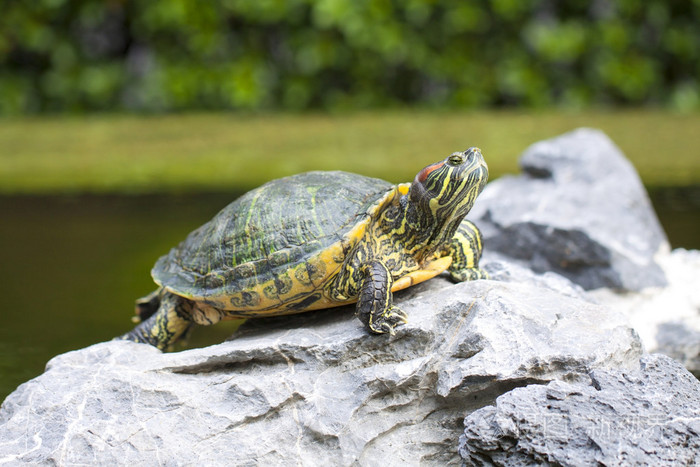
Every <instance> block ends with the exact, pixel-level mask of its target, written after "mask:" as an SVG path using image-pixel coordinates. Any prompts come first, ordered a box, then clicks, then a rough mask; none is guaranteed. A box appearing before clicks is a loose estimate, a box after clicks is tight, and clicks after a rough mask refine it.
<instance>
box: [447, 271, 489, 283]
mask: <svg viewBox="0 0 700 467" xmlns="http://www.w3.org/2000/svg"><path fill="white" fill-rule="evenodd" d="M450 277H451V278H452V280H453V281H455V282H465V281H475V280H477V279H488V278H489V273H488V272H486V271H484V270H483V269H480V268H468V269H459V270H456V271H452V270H451V271H450Z"/></svg>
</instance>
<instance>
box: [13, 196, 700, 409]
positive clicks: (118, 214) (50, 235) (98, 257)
mask: <svg viewBox="0 0 700 467" xmlns="http://www.w3.org/2000/svg"><path fill="white" fill-rule="evenodd" d="M234 197H235V196H234V195H233V194H209V195H188V196H172V195H170V196H90V197H0V296H1V297H2V304H3V309H2V311H1V315H0V316H2V324H1V325H0V400H3V399H4V398H5V397H6V396H7V394H9V393H10V392H11V391H13V390H14V389H15V388H16V387H17V385H19V384H21V383H22V382H24V381H27V380H28V379H30V378H33V377H35V376H37V375H38V374H40V373H41V372H42V371H43V370H44V367H45V365H46V362H47V361H48V360H49V359H50V358H51V357H53V356H54V355H57V354H60V353H63V352H67V351H69V350H74V349H79V348H82V347H85V346H88V345H91V344H94V343H97V342H101V341H105V340H109V339H111V338H113V337H114V336H116V335H119V334H122V333H124V332H126V331H128V330H129V329H130V328H131V327H132V324H131V322H130V317H131V316H132V313H133V303H134V299H135V298H137V297H139V296H142V295H145V294H147V293H148V292H150V291H151V290H152V289H153V283H152V281H151V279H150V275H149V271H150V268H151V266H152V265H153V263H154V261H155V260H156V259H157V258H158V256H160V255H161V254H164V253H166V252H167V251H168V249H169V248H170V247H172V246H173V245H175V244H176V243H177V242H179V241H180V240H182V239H183V238H184V237H185V236H186V235H187V234H188V233H189V232H190V231H191V230H192V229H194V228H196V227H197V226H199V225H200V224H202V223H203V222H206V221H207V220H209V219H210V218H211V217H212V216H213V215H214V214H215V213H216V212H218V211H219V210H220V209H221V208H222V207H223V206H225V205H226V204H227V203H228V202H230V201H231V200H232V199H234ZM652 199H653V200H654V204H655V207H656V210H657V213H658V214H659V218H660V220H661V222H662V224H663V225H664V227H665V229H666V231H667V233H668V235H669V238H670V240H671V244H672V246H673V247H685V248H696V249H697V248H700V215H699V214H700V187H695V188H692V189H664V190H654V191H653V192H652ZM234 326H235V323H234V322H228V323H222V324H219V325H217V326H212V327H209V328H200V329H197V331H196V332H195V333H194V335H193V336H192V339H191V342H190V345H191V346H202V345H207V344H212V343H216V342H221V341H223V340H224V339H225V338H226V337H228V336H229V335H230V333H231V331H232V329H233V327H234Z"/></svg>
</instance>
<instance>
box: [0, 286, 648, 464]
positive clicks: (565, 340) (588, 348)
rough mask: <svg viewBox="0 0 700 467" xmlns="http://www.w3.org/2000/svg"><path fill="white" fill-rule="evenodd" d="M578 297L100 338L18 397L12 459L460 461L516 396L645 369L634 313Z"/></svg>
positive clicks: (0, 424)
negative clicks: (389, 332) (208, 337)
mask: <svg viewBox="0 0 700 467" xmlns="http://www.w3.org/2000/svg"><path fill="white" fill-rule="evenodd" d="M550 285H551V286H550ZM560 289H561V290H565V291H568V292H567V294H563V293H561V291H560ZM577 293H578V292H577V289H576V288H572V287H568V286H566V287H564V286H563V284H562V283H561V282H560V281H559V280H558V279H557V278H556V277H550V278H541V279H540V280H539V282H538V283H532V284H524V283H517V282H512V283H506V282H496V281H477V282H473V283H463V284H458V285H451V284H449V282H447V281H445V280H444V279H436V280H432V281H430V282H428V283H426V284H421V285H419V286H418V287H413V288H411V289H408V290H407V291H406V292H405V293H402V294H400V296H399V297H398V298H397V302H398V303H400V305H401V306H402V307H403V309H404V310H405V311H406V312H407V313H408V314H409V316H410V322H409V324H407V325H405V326H402V327H400V328H399V329H398V332H397V333H396V335H395V336H393V337H391V336H385V335H384V336H370V335H367V334H366V332H365V331H364V330H363V329H362V328H361V326H360V325H359V322H357V320H356V319H355V318H354V316H353V312H352V310H351V309H349V308H342V309H335V310H330V311H321V312H312V313H307V314H304V315H298V316H293V317H287V318H277V319H266V320H256V321H251V322H250V323H249V325H247V326H245V325H244V326H243V327H242V328H241V330H240V332H239V333H238V335H237V336H235V339H233V340H231V341H228V342H225V343H223V344H220V345H216V346H212V347H208V348H204V349H196V350H190V351H184V352H180V353H170V354H163V353H161V352H159V351H157V350H155V349H153V348H151V347H149V346H147V345H143V344H134V343H130V342H107V343H103V344H97V345H95V346H92V347H88V348H86V349H83V350H79V351H75V352H70V353H67V354H64V355H60V356H58V357H56V358H54V359H53V360H51V361H50V362H49V364H48V366H47V370H46V372H45V373H44V374H43V375H41V376H39V377H38V378H36V379H34V380H32V381H29V382H28V383H25V384H24V385H22V386H20V387H19V388H18V390H17V391H15V392H14V393H13V394H11V395H10V396H9V397H8V398H7V399H6V401H5V402H4V404H3V405H2V408H1V409H0V463H2V462H3V461H5V462H30V463H47V464H50V463H56V464H59V465H73V464H89V465H112V464H120V465H124V464H130V465H133V464H139V463H141V464H144V463H145V464H151V465H153V464H162V465H175V464H178V465H182V464H190V465H192V464H196V465H203V464H204V465H212V464H215V465H221V464H225V465H250V464H253V463H259V464H262V465H296V464H301V465H319V464H331V465H350V464H353V463H359V464H361V465H376V464H378V463H381V464H386V465H418V464H421V463H422V464H425V463H433V464H440V465H444V464H455V463H456V464H459V463H460V460H459V455H458V453H457V440H458V438H459V435H460V433H461V432H462V426H463V425H462V421H463V418H464V414H465V413H467V412H470V411H472V410H474V409H476V408H479V407H483V406H484V405H487V404H490V403H492V402H493V401H494V400H495V398H496V397H497V396H499V395H501V394H503V393H504V392H506V391H508V390H510V389H512V388H515V387H519V386H524V385H527V384H533V383H546V382H549V381H551V380H554V379H559V380H563V381H577V380H581V379H587V378H588V376H587V375H588V373H589V372H590V371H591V370H593V369H595V368H620V367H622V368H633V367H636V366H637V365H638V360H639V357H640V355H641V344H640V342H639V340H638V337H637V335H636V333H635V332H634V331H633V330H632V329H631V328H629V327H628V326H626V325H625V321H624V319H623V317H622V316H621V315H619V314H616V313H611V312H610V311H609V310H608V309H606V308H605V307H601V306H599V305H596V304H593V303H590V302H587V301H585V300H583V299H581V298H580V297H577Z"/></svg>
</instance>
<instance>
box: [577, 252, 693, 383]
mask: <svg viewBox="0 0 700 467" xmlns="http://www.w3.org/2000/svg"><path fill="white" fill-rule="evenodd" d="M657 261H658V262H659V264H660V265H661V267H662V268H663V270H664V273H665V275H666V277H667V278H668V285H667V286H666V287H649V288H646V289H644V290H641V291H639V292H625V293H620V292H616V291H614V290H609V289H598V290H594V291H589V292H588V293H587V295H588V296H589V299H592V300H595V301H597V302H598V303H601V304H604V305H605V306H608V307H611V308H613V309H615V310H616V311H619V312H620V313H623V314H624V315H625V316H627V317H628V319H629V322H630V324H631V325H632V327H634V329H635V330H636V331H637V332H638V333H639V336H640V338H641V339H642V343H643V344H644V348H645V350H646V351H647V352H650V353H652V352H653V353H655V352H658V353H662V354H664V355H668V356H670V357H672V358H675V359H676V360H678V361H679V362H681V363H683V364H684V365H685V367H686V368H687V369H688V370H689V371H690V372H691V373H693V374H694V375H696V376H698V377H700V287H698V278H699V277H700V251H697V250H683V249H680V248H679V249H676V250H673V251H672V252H671V253H670V254H666V255H660V256H659V257H658V258H657Z"/></svg>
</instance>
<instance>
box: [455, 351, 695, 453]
mask: <svg viewBox="0 0 700 467" xmlns="http://www.w3.org/2000/svg"><path fill="white" fill-rule="evenodd" d="M464 424H465V427H466V429H465V433H464V435H463V436H462V437H461V438H460V447H459V452H460V454H461V455H462V457H463V458H464V459H465V461H466V463H468V464H469V465H499V466H522V465H562V466H577V467H578V466H587V465H591V466H597V465H606V466H618V465H620V466H624V465H657V466H676V465H697V464H698V463H700V381H698V380H697V379H695V378H694V377H693V376H692V375H691V374H690V373H689V372H688V371H686V370H685V369H684V368H683V367H682V366H681V365H680V364H679V363H677V362H675V361H674V360H672V359H670V358H668V357H665V356H663V355H647V356H644V357H643V358H642V359H641V368H640V369H638V370H634V371H620V370H594V371H593V372H591V375H590V384H588V385H583V384H580V383H569V382H562V381H553V382H551V383H549V384H547V385H545V386H543V385H531V386H527V387H524V388H517V389H514V390H513V391H510V392H509V393H507V394H504V395H503V396H501V397H499V398H498V399H497V400H496V405H495V406H489V407H484V408H482V409H479V410H477V411H475V412H474V413H472V414H471V415H469V416H468V417H467V418H466V419H465V421H464Z"/></svg>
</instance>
